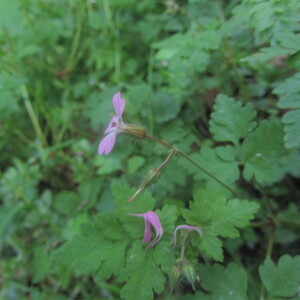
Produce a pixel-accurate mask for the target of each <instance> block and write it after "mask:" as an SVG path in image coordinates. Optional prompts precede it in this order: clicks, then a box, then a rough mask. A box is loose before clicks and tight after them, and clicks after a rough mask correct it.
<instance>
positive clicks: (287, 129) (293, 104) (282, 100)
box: [273, 73, 300, 148]
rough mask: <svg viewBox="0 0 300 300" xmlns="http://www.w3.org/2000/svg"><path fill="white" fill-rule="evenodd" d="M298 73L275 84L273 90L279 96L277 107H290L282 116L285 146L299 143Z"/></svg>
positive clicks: (299, 91)
mask: <svg viewBox="0 0 300 300" xmlns="http://www.w3.org/2000/svg"><path fill="white" fill-rule="evenodd" d="M299 82H300V73H296V74H295V75H294V76H293V77H290V78H289V79H287V80H285V81H284V82H282V83H280V84H278V85H277V87H276V88H275V89H274V90H273V93H274V94H277V95H278V96H279V102H278V104H277V105H278V107H279V108H284V109H291V108H293V110H290V111H288V112H286V113H285V114H284V116H283V117H282V123H283V124H284V143H285V146H286V147H287V148H291V147H299V145H300V87H299Z"/></svg>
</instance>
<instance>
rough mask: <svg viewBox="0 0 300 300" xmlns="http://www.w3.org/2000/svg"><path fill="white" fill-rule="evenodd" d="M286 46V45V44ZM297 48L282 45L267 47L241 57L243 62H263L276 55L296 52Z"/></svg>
mask: <svg viewBox="0 0 300 300" xmlns="http://www.w3.org/2000/svg"><path fill="white" fill-rule="evenodd" d="M284 47H285V46H284ZM295 52H296V50H291V49H286V48H280V47H266V48H261V49H260V50H259V52H258V53H254V54H251V55H249V56H247V57H244V58H242V59H241V62H248V63H251V64H257V63H259V64H262V63H265V62H267V61H269V60H271V59H273V58H275V57H278V56H285V55H291V54H294V53H295Z"/></svg>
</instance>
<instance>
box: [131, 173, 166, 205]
mask: <svg viewBox="0 0 300 300" xmlns="http://www.w3.org/2000/svg"><path fill="white" fill-rule="evenodd" d="M159 177H160V172H159V171H158V170H157V169H152V170H150V172H149V173H148V174H147V175H146V177H145V178H144V180H143V182H142V184H141V185H140V187H139V188H138V190H137V191H136V192H135V193H134V195H133V196H132V197H131V198H130V199H129V200H128V202H131V201H133V199H134V198H135V197H136V196H137V195H138V194H140V193H142V192H143V191H144V190H145V189H146V188H147V187H148V186H149V185H151V184H154V183H156V182H157V181H158V179H159Z"/></svg>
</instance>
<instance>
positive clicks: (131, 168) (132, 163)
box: [128, 155, 146, 174]
mask: <svg viewBox="0 0 300 300" xmlns="http://www.w3.org/2000/svg"><path fill="white" fill-rule="evenodd" d="M145 161H146V159H145V158H144V157H142V156H138V155H135V156H133V157H131V158H129V159H128V174H134V173H135V172H136V171H137V170H138V169H139V168H140V167H141V166H142V165H143V164H144V163H145Z"/></svg>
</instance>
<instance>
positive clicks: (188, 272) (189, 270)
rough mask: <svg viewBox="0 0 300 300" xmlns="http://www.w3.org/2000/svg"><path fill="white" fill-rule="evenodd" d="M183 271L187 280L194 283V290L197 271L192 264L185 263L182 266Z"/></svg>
mask: <svg viewBox="0 0 300 300" xmlns="http://www.w3.org/2000/svg"><path fill="white" fill-rule="evenodd" d="M182 273H183V275H184V277H185V278H186V280H187V281H188V282H189V283H190V284H191V285H192V288H193V290H195V286H194V283H195V281H196V272H195V270H194V268H193V266H192V265H191V264H185V265H184V266H183V267H182Z"/></svg>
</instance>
